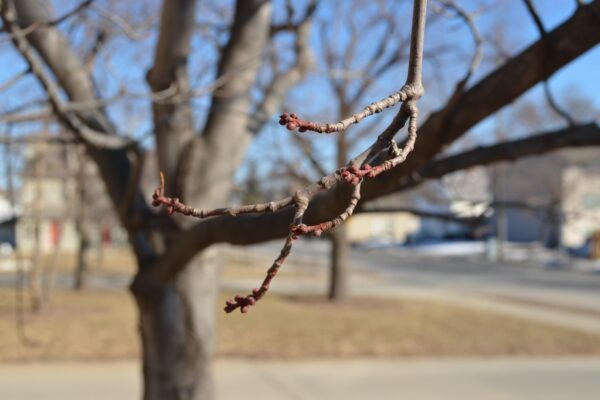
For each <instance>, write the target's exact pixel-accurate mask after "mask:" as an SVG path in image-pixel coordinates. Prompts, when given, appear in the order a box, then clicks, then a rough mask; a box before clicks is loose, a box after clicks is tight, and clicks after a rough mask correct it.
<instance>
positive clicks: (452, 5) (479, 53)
mask: <svg viewBox="0 0 600 400" xmlns="http://www.w3.org/2000/svg"><path fill="white" fill-rule="evenodd" d="M438 1H439V2H440V3H441V4H442V6H443V7H444V8H447V9H450V10H453V11H454V12H455V13H456V14H457V15H458V16H459V17H460V18H462V19H463V20H464V22H465V23H466V24H467V27H468V28H469V31H470V32H471V36H472V37H473V42H474V44H475V50H474V51H473V56H472V57H471V62H470V64H469V68H468V69H467V72H466V74H465V76H464V77H463V78H462V79H461V80H460V81H459V82H458V83H457V85H456V89H455V93H460V92H462V91H463V90H464V88H465V86H466V84H467V82H468V81H469V79H470V78H471V76H473V74H474V73H475V71H476V70H477V67H479V64H480V63H481V59H482V57H483V38H482V36H481V33H480V32H479V29H478V28H477V25H476V24H475V18H474V15H473V14H472V13H470V12H468V11H467V10H466V9H464V8H463V7H461V6H460V5H458V4H457V2H456V1H453V0H438Z"/></svg>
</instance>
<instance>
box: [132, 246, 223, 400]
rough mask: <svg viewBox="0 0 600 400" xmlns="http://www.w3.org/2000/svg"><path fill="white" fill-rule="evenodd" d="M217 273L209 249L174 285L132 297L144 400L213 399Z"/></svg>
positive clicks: (217, 264)
mask: <svg viewBox="0 0 600 400" xmlns="http://www.w3.org/2000/svg"><path fill="white" fill-rule="evenodd" d="M141 268H146V266H142V267H141ZM218 274H219V260H218V258H217V257H216V251H215V250H214V249H211V250H207V251H205V252H203V253H202V254H201V255H198V256H197V257H196V258H195V259H194V260H193V261H191V262H189V263H188V264H187V265H186V268H185V269H184V272H182V273H181V274H180V275H179V276H178V277H177V279H176V280H174V281H172V282H169V283H167V284H164V285H161V286H160V287H156V288H153V289H152V290H150V291H147V292H138V293H136V296H135V297H136V300H137V304H138V308H139V313H140V325H139V327H140V335H141V337H142V349H143V376H144V394H143V398H144V400H179V399H190V400H206V399H212V398H213V397H214V387H213V379H212V368H211V361H212V357H213V349H214V332H215V326H214V325H215V319H214V312H215V308H216V307H215V298H216V294H217V292H218V285H217V284H216V282H218Z"/></svg>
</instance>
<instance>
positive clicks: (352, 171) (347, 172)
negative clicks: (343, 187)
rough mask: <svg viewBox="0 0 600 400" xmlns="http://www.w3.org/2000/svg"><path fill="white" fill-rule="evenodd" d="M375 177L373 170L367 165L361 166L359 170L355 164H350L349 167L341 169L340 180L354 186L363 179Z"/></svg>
mask: <svg viewBox="0 0 600 400" xmlns="http://www.w3.org/2000/svg"><path fill="white" fill-rule="evenodd" d="M375 175H376V172H375V169H374V168H373V167H371V166H370V165H369V164H365V165H363V166H362V168H359V167H358V165H356V164H352V165H351V166H350V167H345V168H343V169H342V179H343V180H344V181H346V182H348V183H349V184H351V185H355V186H356V185H358V184H359V183H360V182H361V181H362V178H363V177H365V176H366V177H369V178H373V177H375Z"/></svg>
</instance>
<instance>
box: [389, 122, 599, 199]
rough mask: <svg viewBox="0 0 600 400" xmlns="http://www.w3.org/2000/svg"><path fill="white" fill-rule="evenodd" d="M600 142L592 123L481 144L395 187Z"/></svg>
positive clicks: (412, 176) (440, 160) (597, 131)
mask: <svg viewBox="0 0 600 400" xmlns="http://www.w3.org/2000/svg"><path fill="white" fill-rule="evenodd" d="M581 146H600V127H599V126H598V125H597V124H595V123H592V124H587V125H577V126H573V127H568V128H564V129H560V130H558V131H553V132H548V133H541V134H537V135H532V136H529V137H526V138H524V139H519V140H513V141H509V142H505V143H498V144H495V145H491V146H482V147H477V148H475V149H471V150H467V151H464V152H461V153H459V154H455V155H451V156H448V157H444V158H441V159H439V160H435V161H432V162H430V163H429V164H427V165H426V166H425V167H423V168H422V169H421V170H419V171H418V172H416V173H414V174H412V175H410V176H408V177H405V178H404V179H402V180H400V181H399V182H398V184H397V186H396V188H395V191H396V190H406V189H408V188H411V187H414V186H416V185H418V184H420V183H422V182H424V181H425V180H429V179H437V178H440V177H442V176H444V175H446V174H449V173H452V172H455V171H459V170H463V169H467V168H470V167H473V166H476V165H488V164H491V163H494V162H498V161H510V160H516V159H518V158H521V157H524V156H527V155H534V154H539V153H543V152H548V151H552V150H554V149H559V148H563V147H581Z"/></svg>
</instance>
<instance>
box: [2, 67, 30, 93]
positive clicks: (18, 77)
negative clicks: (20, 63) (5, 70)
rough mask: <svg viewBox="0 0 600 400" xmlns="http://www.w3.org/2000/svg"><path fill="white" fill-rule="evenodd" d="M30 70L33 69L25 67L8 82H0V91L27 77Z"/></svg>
mask: <svg viewBox="0 0 600 400" xmlns="http://www.w3.org/2000/svg"><path fill="white" fill-rule="evenodd" d="M30 72H31V71H30V70H29V68H27V69H24V70H23V71H21V72H19V73H18V74H16V75H15V76H13V77H12V78H10V79H9V80H7V81H6V82H4V83H2V84H0V92H1V91H3V90H6V89H8V88H10V87H11V86H12V85H14V84H15V83H17V82H18V81H20V80H21V79H22V78H24V77H26V76H27V75H28V74H29V73H30Z"/></svg>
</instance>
